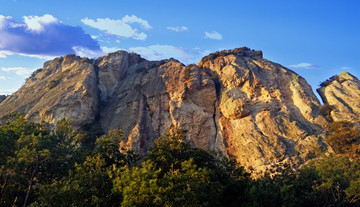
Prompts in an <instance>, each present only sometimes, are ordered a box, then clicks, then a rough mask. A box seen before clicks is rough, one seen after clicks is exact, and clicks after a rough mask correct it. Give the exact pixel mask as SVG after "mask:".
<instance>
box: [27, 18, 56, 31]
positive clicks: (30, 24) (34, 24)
mask: <svg viewBox="0 0 360 207" xmlns="http://www.w3.org/2000/svg"><path fill="white" fill-rule="evenodd" d="M23 18H24V22H25V24H26V27H27V28H28V30H32V31H36V32H42V31H44V25H46V24H57V23H60V22H59V20H58V19H56V18H55V17H53V16H52V15H50V14H45V15H44V16H42V17H39V16H24V17H23Z"/></svg>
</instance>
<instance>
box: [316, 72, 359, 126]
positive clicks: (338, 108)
mask: <svg viewBox="0 0 360 207" xmlns="http://www.w3.org/2000/svg"><path fill="white" fill-rule="evenodd" d="M321 86H322V87H321V88H319V89H317V92H318V93H319V94H320V96H321V98H322V100H323V102H324V104H326V106H327V107H328V108H329V110H330V116H331V118H332V120H334V121H336V122H340V121H342V122H351V123H359V122H360V81H359V79H357V78H356V77H355V76H353V75H351V74H350V73H347V72H342V73H340V74H339V75H338V76H333V77H331V78H330V79H328V80H326V81H325V82H323V83H322V84H321Z"/></svg>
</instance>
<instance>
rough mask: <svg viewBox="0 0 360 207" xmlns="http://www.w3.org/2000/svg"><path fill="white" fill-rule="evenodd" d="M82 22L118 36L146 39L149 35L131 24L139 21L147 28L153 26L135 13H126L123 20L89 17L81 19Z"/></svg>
mask: <svg viewBox="0 0 360 207" xmlns="http://www.w3.org/2000/svg"><path fill="white" fill-rule="evenodd" d="M81 21H82V23H84V24H86V25H88V26H90V27H93V28H95V29H99V30H102V31H105V32H106V33H107V34H109V35H116V36H118V37H125V38H133V39H135V40H145V39H146V38H147V35H146V34H145V33H144V32H139V31H138V29H136V28H133V27H132V26H130V24H133V23H139V24H140V25H141V26H142V27H143V28H145V29H151V28H152V27H151V26H150V25H149V23H148V22H147V21H146V20H143V19H141V18H138V17H136V16H134V15H132V16H128V15H126V16H125V17H123V18H122V19H121V20H120V19H118V20H114V19H109V18H105V19H101V18H99V19H96V20H93V19H89V18H87V17H86V18H84V19H82V20H81Z"/></svg>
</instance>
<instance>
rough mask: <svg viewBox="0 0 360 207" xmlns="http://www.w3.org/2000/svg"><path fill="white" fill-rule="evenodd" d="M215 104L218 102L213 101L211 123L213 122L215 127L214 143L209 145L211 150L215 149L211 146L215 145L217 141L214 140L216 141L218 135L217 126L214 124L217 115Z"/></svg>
mask: <svg viewBox="0 0 360 207" xmlns="http://www.w3.org/2000/svg"><path fill="white" fill-rule="evenodd" d="M217 102H218V100H215V102H214V112H213V122H214V127H215V135H214V141H213V142H212V144H211V145H210V147H211V148H212V149H214V148H215V146H212V145H213V144H215V143H216V141H217V140H216V139H217V134H218V126H217V122H216V114H217V107H216V105H217Z"/></svg>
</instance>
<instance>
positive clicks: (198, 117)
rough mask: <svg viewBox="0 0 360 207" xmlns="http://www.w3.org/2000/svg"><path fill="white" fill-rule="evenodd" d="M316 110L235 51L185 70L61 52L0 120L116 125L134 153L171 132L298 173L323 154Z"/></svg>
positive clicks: (292, 82) (286, 76)
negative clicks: (18, 117) (18, 116)
mask: <svg viewBox="0 0 360 207" xmlns="http://www.w3.org/2000/svg"><path fill="white" fill-rule="evenodd" d="M320 107H321V105H320V103H319V101H318V100H317V98H316V97H315V95H314V94H313V92H312V89H311V87H310V86H309V85H308V84H307V82H306V81H305V80H304V79H303V78H302V77H300V76H299V75H297V74H296V73H294V72H293V71H291V70H289V69H287V68H285V67H283V66H281V65H279V64H276V63H273V62H270V61H268V60H266V59H264V58H263V57H262V52H261V51H254V50H250V49H249V48H246V47H244V48H238V49H235V50H226V51H221V52H218V53H214V54H210V55H209V56H207V57H204V58H203V59H202V60H201V61H200V62H199V63H198V65H188V66H185V65H184V64H182V63H180V62H178V61H177V60H174V59H169V60H162V61H147V60H145V59H143V58H141V57H140V56H139V55H137V54H134V53H127V52H125V51H118V52H116V53H111V54H108V55H106V56H104V57H100V58H98V59H96V60H90V59H86V58H80V57H77V56H74V55H67V56H65V57H62V58H57V59H55V60H52V61H49V62H46V63H45V64H44V67H43V69H41V70H39V71H37V72H36V73H34V74H33V75H32V76H31V77H30V78H29V79H28V80H27V81H26V83H25V84H24V86H23V87H22V88H21V89H19V91H17V92H16V93H14V94H12V95H11V96H10V97H8V98H7V99H6V100H5V101H3V102H1V103H0V116H1V117H3V118H5V117H6V115H7V114H8V113H10V112H14V111H17V112H21V113H23V114H24V115H25V117H26V118H28V119H30V120H31V121H37V122H39V121H41V120H44V121H46V122H49V123H56V121H57V120H59V119H61V118H63V117H65V118H69V119H71V120H73V122H74V126H75V127H80V126H82V125H84V124H87V123H94V122H98V123H100V124H101V126H102V127H103V129H104V130H105V131H108V130H110V129H114V128H121V129H122V130H123V131H124V134H125V140H124V141H122V143H121V147H124V148H134V149H135V150H136V151H138V152H139V153H140V154H145V153H146V152H147V151H148V150H149V148H150V147H151V146H152V145H153V143H154V140H155V139H156V138H157V137H159V136H161V135H163V134H164V133H166V132H168V131H169V130H175V129H176V130H180V131H183V132H184V133H185V135H186V141H187V142H189V143H191V144H193V145H194V146H196V147H200V148H203V149H207V150H219V151H222V152H224V153H227V154H229V155H232V156H234V157H235V158H236V160H237V161H239V162H240V163H241V164H242V165H244V166H246V167H247V168H248V169H250V168H252V169H254V172H258V173H261V172H263V171H265V170H266V169H268V168H272V167H273V165H274V164H278V163H289V164H291V165H292V166H294V167H298V166H300V165H301V164H302V163H304V162H305V161H306V160H307V159H309V158H310V157H313V155H314V153H315V151H318V150H322V151H327V149H328V147H327V145H326V143H324V139H325V137H324V132H323V126H324V125H325V124H326V120H325V119H324V118H323V116H322V115H321V114H320Z"/></svg>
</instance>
